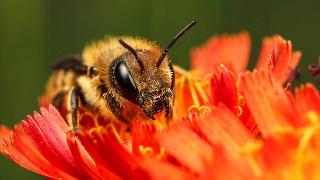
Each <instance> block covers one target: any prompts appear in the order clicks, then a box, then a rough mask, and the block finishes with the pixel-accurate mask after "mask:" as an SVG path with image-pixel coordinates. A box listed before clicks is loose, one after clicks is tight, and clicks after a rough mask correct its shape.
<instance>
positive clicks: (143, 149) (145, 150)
mask: <svg viewBox="0 0 320 180" xmlns="http://www.w3.org/2000/svg"><path fill="white" fill-rule="evenodd" d="M139 151H140V153H141V154H142V155H143V156H144V157H150V156H152V154H153V149H152V148H151V147H144V146H143V145H140V146H139Z"/></svg>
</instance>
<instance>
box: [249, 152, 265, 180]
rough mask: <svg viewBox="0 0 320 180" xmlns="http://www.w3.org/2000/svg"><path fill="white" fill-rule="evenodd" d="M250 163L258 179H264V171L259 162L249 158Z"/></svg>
mask: <svg viewBox="0 0 320 180" xmlns="http://www.w3.org/2000/svg"><path fill="white" fill-rule="evenodd" d="M248 163H249V165H250V166H251V168H252V170H253V172H254V174H255V175H256V176H257V177H262V170H261V168H260V166H259V165H258V163H257V161H255V160H254V159H253V157H248Z"/></svg>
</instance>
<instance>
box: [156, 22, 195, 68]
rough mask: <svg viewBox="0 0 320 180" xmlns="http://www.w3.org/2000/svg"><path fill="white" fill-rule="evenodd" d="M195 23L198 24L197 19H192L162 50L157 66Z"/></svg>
mask: <svg viewBox="0 0 320 180" xmlns="http://www.w3.org/2000/svg"><path fill="white" fill-rule="evenodd" d="M195 24H197V21H196V20H192V21H191V22H190V23H189V24H188V25H187V26H185V27H184V28H183V29H182V30H181V31H180V32H179V33H178V34H177V35H176V36H175V37H174V38H173V40H172V41H171V42H170V43H169V44H168V46H167V47H166V48H165V49H164V50H163V51H162V52H161V54H160V56H159V59H158V62H157V65H156V66H157V67H159V66H160V65H161V63H162V61H163V59H164V58H165V57H166V55H167V52H168V51H169V49H170V48H171V47H172V46H173V45H174V44H175V43H176V42H177V41H178V40H179V39H180V37H181V36H182V35H184V34H185V33H186V32H188V31H189V29H191V28H192V27H193V26H194V25H195Z"/></svg>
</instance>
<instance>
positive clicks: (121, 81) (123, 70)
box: [114, 62, 138, 102]
mask: <svg viewBox="0 0 320 180" xmlns="http://www.w3.org/2000/svg"><path fill="white" fill-rule="evenodd" d="M114 73H115V74H114V76H115V80H116V83H117V85H118V87H119V90H120V92H121V94H122V95H123V96H124V98H126V99H128V100H130V101H132V102H135V101H136V98H137V96H138V89H137V86H136V84H135V82H134V80H133V78H132V76H131V74H130V72H129V70H128V68H127V66H126V65H125V63H124V62H119V63H118V64H117V65H116V67H115V72H114Z"/></svg>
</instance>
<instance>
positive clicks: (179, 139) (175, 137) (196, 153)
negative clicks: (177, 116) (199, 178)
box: [159, 122, 213, 174]
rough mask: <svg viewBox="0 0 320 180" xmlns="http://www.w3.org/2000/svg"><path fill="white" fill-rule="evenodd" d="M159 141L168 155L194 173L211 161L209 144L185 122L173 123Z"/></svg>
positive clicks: (203, 168)
mask: <svg viewBox="0 0 320 180" xmlns="http://www.w3.org/2000/svg"><path fill="white" fill-rule="evenodd" d="M159 142H160V144H161V146H163V147H164V148H165V150H166V153H167V154H168V155H170V156H172V157H173V158H174V159H176V160H177V161H178V162H179V163H181V165H182V166H184V167H186V168H188V169H189V170H191V171H192V172H194V173H197V174H201V173H203V171H204V170H205V168H206V166H207V165H208V164H210V163H212V160H213V156H212V155H213V152H212V149H211V147H210V145H209V144H208V143H207V142H205V141H204V140H202V139H201V138H200V137H199V136H198V135H197V134H196V133H195V132H193V131H192V130H191V129H190V128H189V127H188V125H186V124H185V123H182V122H177V123H175V124H173V125H172V126H171V128H170V129H169V130H168V131H166V132H165V133H163V134H162V136H160V139H159Z"/></svg>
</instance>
